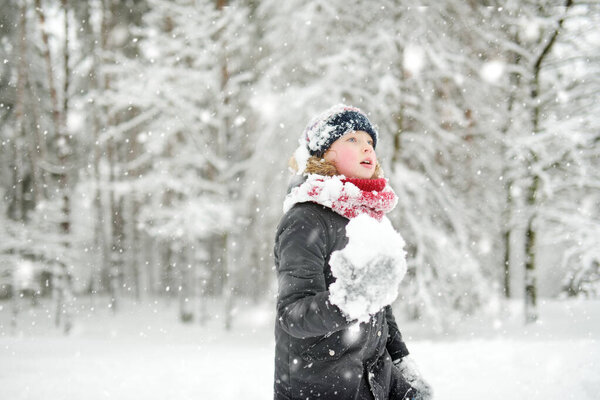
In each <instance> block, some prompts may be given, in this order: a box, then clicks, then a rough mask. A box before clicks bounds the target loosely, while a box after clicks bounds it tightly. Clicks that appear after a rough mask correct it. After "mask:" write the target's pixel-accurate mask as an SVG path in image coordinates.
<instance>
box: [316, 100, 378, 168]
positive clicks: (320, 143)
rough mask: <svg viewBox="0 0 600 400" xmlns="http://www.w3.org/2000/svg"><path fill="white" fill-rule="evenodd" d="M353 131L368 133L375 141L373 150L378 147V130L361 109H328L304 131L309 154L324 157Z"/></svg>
mask: <svg viewBox="0 0 600 400" xmlns="http://www.w3.org/2000/svg"><path fill="white" fill-rule="evenodd" d="M352 131H365V132H367V133H368V134H369V135H370V136H371V138H372V139H373V148H375V146H376V145H377V130H376V129H375V127H374V126H373V125H372V124H371V122H370V121H369V119H368V118H367V116H366V115H365V113H363V112H362V111H361V110H360V109H358V108H356V107H351V106H346V105H343V104H340V105H337V106H334V107H332V108H330V109H328V110H327V111H325V112H323V113H322V114H321V115H319V116H318V117H316V118H315V119H313V120H312V121H311V122H310V123H309V124H308V126H307V127H306V129H305V130H304V138H305V140H306V147H307V149H308V152H309V154H310V155H311V156H318V157H322V156H323V154H325V152H326V151H327V149H329V147H330V146H331V145H332V144H333V142H335V141H336V140H337V139H339V138H340V137H342V136H344V135H345V134H346V133H348V132H352Z"/></svg>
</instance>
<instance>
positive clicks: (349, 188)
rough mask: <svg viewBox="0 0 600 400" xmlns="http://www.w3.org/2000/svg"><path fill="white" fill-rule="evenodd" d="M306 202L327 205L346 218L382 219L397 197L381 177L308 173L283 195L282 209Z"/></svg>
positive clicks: (394, 203)
mask: <svg viewBox="0 0 600 400" xmlns="http://www.w3.org/2000/svg"><path fill="white" fill-rule="evenodd" d="M307 201H311V202H313V203H317V204H321V205H322V206H325V207H329V208H331V209H332V210H333V211H335V212H337V213H338V214H340V215H343V216H344V217H346V218H354V217H356V216H358V215H360V214H367V215H369V216H370V217H372V218H375V219H376V220H378V221H381V219H382V218H383V216H384V215H385V214H386V213H387V212H389V211H391V210H393V209H394V207H395V206H396V203H397V202H398V198H397V197H396V194H395V193H394V191H393V190H392V188H391V187H390V186H389V185H388V184H387V180H386V179H383V178H380V179H355V178H343V179H341V177H340V176H322V175H315V174H311V175H309V176H308V178H307V179H306V181H305V182H304V183H302V184H301V185H300V186H297V187H295V188H293V189H292V191H291V192H290V193H289V194H288V195H287V196H286V198H285V201H284V203H283V211H284V212H287V211H288V210H289V209H290V208H292V206H293V205H294V204H296V203H303V202H307Z"/></svg>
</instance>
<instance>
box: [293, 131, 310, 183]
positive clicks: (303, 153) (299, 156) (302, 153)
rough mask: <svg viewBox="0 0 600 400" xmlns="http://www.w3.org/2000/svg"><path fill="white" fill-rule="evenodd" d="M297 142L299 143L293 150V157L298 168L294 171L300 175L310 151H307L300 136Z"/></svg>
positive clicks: (304, 168)
mask: <svg viewBox="0 0 600 400" xmlns="http://www.w3.org/2000/svg"><path fill="white" fill-rule="evenodd" d="M299 142H300V145H299V146H298V148H297V149H296V151H295V152H294V158H295V159H296V165H297V166H298V170H297V171H296V173H297V174H298V175H302V174H303V173H304V170H306V163H307V162H308V159H309V158H310V153H309V152H308V149H307V148H306V145H305V144H304V143H303V142H304V139H303V138H300V140H299Z"/></svg>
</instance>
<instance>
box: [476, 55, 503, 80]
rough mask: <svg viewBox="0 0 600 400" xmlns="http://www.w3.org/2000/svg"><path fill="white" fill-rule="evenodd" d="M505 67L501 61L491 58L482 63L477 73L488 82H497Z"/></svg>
mask: <svg viewBox="0 0 600 400" xmlns="http://www.w3.org/2000/svg"><path fill="white" fill-rule="evenodd" d="M505 69H506V65H505V64H504V63H503V62H502V61H500V60H492V61H488V62H486V63H485V64H483V66H482V67H481V71H480V73H479V75H480V76H481V78H482V79H483V80H485V81H487V82H489V83H497V82H498V81H499V80H500V78H502V75H503V74H504V70H505Z"/></svg>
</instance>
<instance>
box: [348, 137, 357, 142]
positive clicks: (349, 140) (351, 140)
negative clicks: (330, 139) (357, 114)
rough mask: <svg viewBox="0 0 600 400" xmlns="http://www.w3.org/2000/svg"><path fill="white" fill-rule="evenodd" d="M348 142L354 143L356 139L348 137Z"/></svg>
mask: <svg viewBox="0 0 600 400" xmlns="http://www.w3.org/2000/svg"><path fill="white" fill-rule="evenodd" d="M348 142H356V138H355V137H349V138H348Z"/></svg>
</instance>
